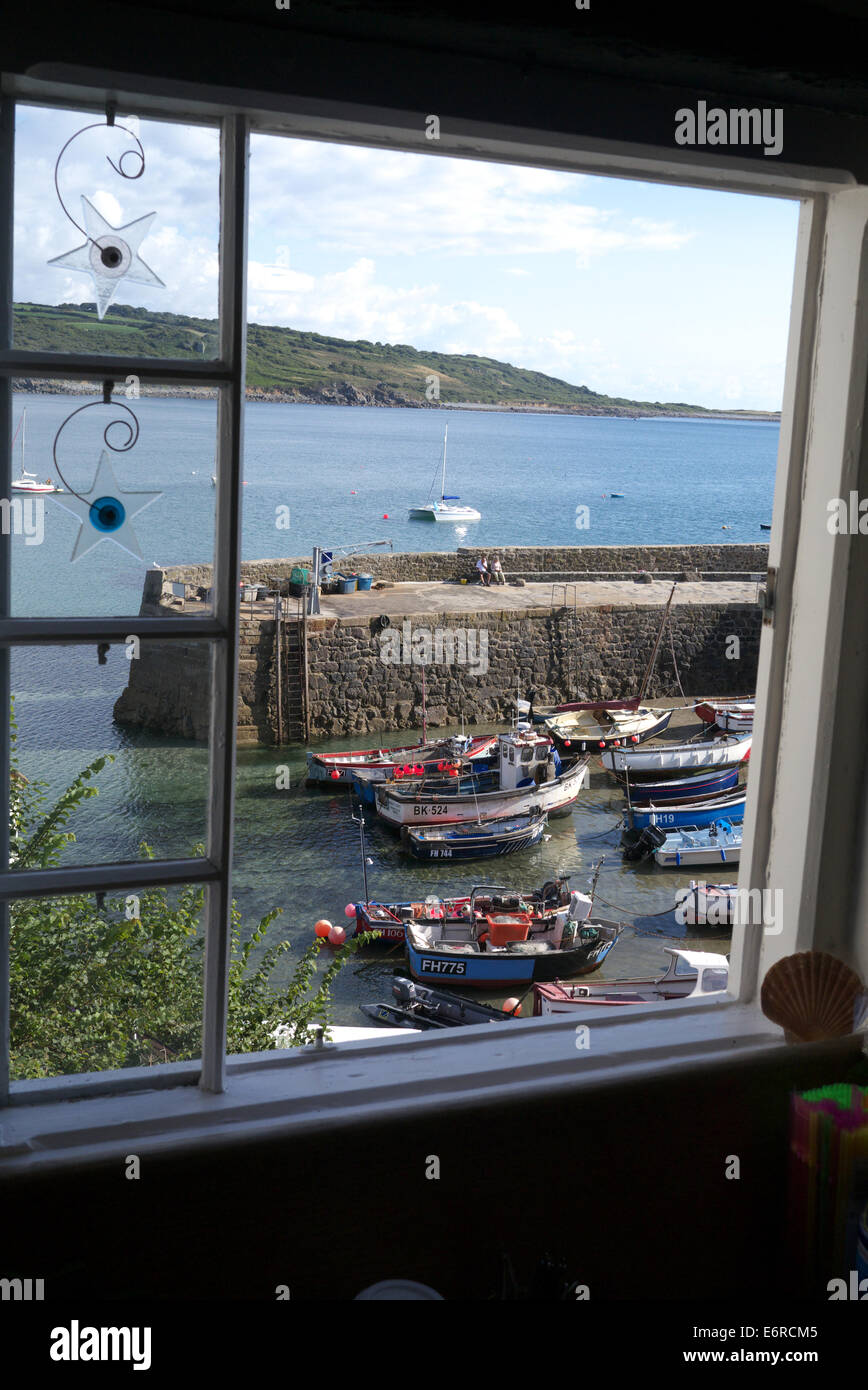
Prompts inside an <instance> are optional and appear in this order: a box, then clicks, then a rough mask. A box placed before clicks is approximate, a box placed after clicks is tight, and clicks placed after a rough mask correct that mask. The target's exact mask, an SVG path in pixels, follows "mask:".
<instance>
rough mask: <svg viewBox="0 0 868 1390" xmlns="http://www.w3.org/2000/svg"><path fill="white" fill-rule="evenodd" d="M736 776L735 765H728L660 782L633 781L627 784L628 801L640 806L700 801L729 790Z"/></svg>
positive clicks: (736, 780) (737, 773)
mask: <svg viewBox="0 0 868 1390" xmlns="http://www.w3.org/2000/svg"><path fill="white" fill-rule="evenodd" d="M738 776H739V770H738V768H737V767H730V768H723V769H722V770H721V771H720V772H709V773H701V772H700V773H698V774H697V775H695V776H693V777H672V778H669V779H668V780H667V781H664V782H637V783H635V785H631V786H630V801H631V803H632V804H633V805H634V806H642V807H645V806H648V805H650V804H651V803H652V802H658V801H687V800H691V801H703V800H705V799H707V798H709V797H712V796H722V795H723V793H724V792H728V791H732V789H733V787H734V786H735V785H736V784H737V782H738Z"/></svg>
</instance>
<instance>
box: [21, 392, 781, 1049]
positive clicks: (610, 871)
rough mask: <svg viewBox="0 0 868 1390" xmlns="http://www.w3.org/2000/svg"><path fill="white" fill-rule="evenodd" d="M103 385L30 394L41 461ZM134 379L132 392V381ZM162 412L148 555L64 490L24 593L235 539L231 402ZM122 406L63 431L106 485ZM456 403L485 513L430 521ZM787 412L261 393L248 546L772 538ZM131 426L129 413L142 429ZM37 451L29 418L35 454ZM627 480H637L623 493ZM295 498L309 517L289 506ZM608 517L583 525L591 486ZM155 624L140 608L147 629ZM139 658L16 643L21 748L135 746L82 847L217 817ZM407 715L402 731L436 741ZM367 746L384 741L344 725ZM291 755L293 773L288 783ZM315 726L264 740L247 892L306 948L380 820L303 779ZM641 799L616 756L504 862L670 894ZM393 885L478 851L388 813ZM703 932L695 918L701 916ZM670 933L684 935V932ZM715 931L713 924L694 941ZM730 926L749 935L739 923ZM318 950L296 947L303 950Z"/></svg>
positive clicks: (65, 452) (143, 524)
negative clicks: (134, 724)
mask: <svg viewBox="0 0 868 1390" xmlns="http://www.w3.org/2000/svg"><path fill="white" fill-rule="evenodd" d="M93 399H94V398H92V397H90V398H82V399H78V398H74V397H70V396H25V395H18V396H16V398H15V417H16V423H17V420H18V416H19V414H20V411H21V409H22V408H23V407H24V406H26V407H27V457H26V461H27V467H28V469H30V470H31V471H34V472H36V473H37V474H38V475H39V477H40V478H42V477H46V476H52V477H55V478H56V470H55V467H54V465H53V462H52V441H53V439H54V436H55V433H56V431H57V430H58V428H59V427H60V425H61V424H62V422H63V421H64V419H66V417H67V416H68V415H69V414H70V413H71V412H72V411H73V410H74V409H76V408H77V407H78V406H80V405H85V404H87V403H88V401H89V400H93ZM122 399H123V398H121V400H122ZM124 404H127V405H128V406H130V407H131V408H132V409H133V410H134V411H135V415H136V417H137V418H138V421H139V425H140V432H139V436H138V440H137V442H136V445H135V447H134V448H133V449H130V450H128V451H126V452H120V453H114V454H111V458H112V464H113V466H114V468H115V471H116V475H117V478H118V481H119V484H120V486H121V488H122V489H124V490H130V491H135V490H137V489H138V490H141V491H158V492H159V493H160V494H161V495H160V497H159V498H158V499H157V500H156V501H155V502H154V503H153V504H152V505H151V506H149V507H148V508H147V509H146V510H144V511H142V512H141V513H140V515H139V516H138V517H136V518H134V520H133V526H134V528H135V530H136V532H137V535H138V538H139V541H140V547H141V552H142V559H141V560H137V559H135V558H134V557H133V556H131V555H129V554H127V553H126V552H123V551H121V550H119V549H118V547H117V546H115V545H113V544H112V543H110V542H103V543H101V544H100V545H98V546H97V547H96V549H95V550H93V551H91V552H90V553H89V554H88V555H85V556H83V557H82V558H81V559H79V560H78V561H76V562H75V563H74V564H72V563H70V556H71V553H72V549H73V545H74V542H75V537H76V534H77V530H78V522H77V521H76V520H75V519H74V518H73V517H72V516H70V515H69V514H67V513H66V512H64V511H62V510H61V509H60V507H58V506H57V505H56V504H53V503H51V502H48V503H47V504H46V509H45V537H44V541H43V542H42V544H40V545H30V546H28V545H27V544H26V540H25V537H23V536H16V537H14V538H13V562H12V565H13V603H14V611H15V612H16V613H17V614H21V615H25V614H27V615H31V616H47V615H51V614H62V615H75V614H103V615H104V614H116V615H124V616H125V615H130V616H134V615H135V614H137V613H138V609H139V602H140V598H141V592H142V583H143V579H144V574H145V571H146V569H147V568H148V566H149V565H150V564H153V563H155V562H156V563H158V564H160V565H171V564H182V563H196V562H208V561H210V560H211V559H212V553H213V537H214V516H213V509H214V499H215V493H214V489H213V488H212V486H211V481H210V478H211V474H212V473H213V472H214V469H215V463H214V456H215V428H216V403H215V402H214V401H208V400H195V401H190V400H182V399H174V398H165V399H163V398H160V399H157V398H150V399H141V400H138V401H129V402H124ZM112 418H117V419H122V418H124V411H123V410H118V409H117V408H116V407H114V408H109V409H106V408H104V407H102V406H101V405H100V406H97V407H95V408H94V409H91V410H86V411H84V412H82V413H80V414H79V415H77V416H76V417H75V419H74V420H73V421H72V422H71V424H70V425H69V426H68V427H67V428H66V429H65V430H64V432H63V434H62V435H61V437H60V441H59V444H58V454H57V457H58V462H59V465H60V470H61V472H62V474H63V476H64V477H65V478H66V480H67V482H68V484H69V485H71V486H72V487H74V488H76V489H79V490H81V491H85V492H86V491H89V489H90V487H91V486H92V482H93V478H94V475H95V470H96V465H97V462H98V460H99V457H100V454H101V452H102V450H103V449H104V448H105V444H104V441H103V430H104V429H105V426H106V424H107V423H108V421H109V420H110V419H112ZM446 424H448V426H449V441H448V453H447V491H448V492H449V493H454V494H458V495H460V497H461V499H462V500H463V501H465V502H467V503H468V504H470V505H472V506H474V507H476V508H477V510H479V511H480V512H481V513H482V521H481V522H479V523H476V524H473V525H468V526H466V527H465V528H453V527H451V526H443V525H431V524H430V523H428V524H426V523H424V522H410V521H408V520H407V509H408V507H410V506H412V505H418V503H420V502H423V501H425V499H426V498H427V497H428V496H429V493H430V492H431V491H432V483H433V484H434V485H435V486H434V491H435V493H438V492H439V477H440V460H441V452H442V443H443V430H444V426H445V425H446ZM778 433H779V427H778V424H777V423H776V422H775V423H767V422H743V421H730V420H708V421H705V420H703V421H698V420H689V419H640V420H632V419H591V418H587V417H572V416H554V415H524V414H514V413H508V412H503V413H501V412H492V411H470V410H448V409H441V410H438V411H434V410H409V409H408V410H393V409H365V408H345V407H338V406H335V407H331V406H313V405H310V406H305V405H282V404H264V403H263V404H260V403H252V404H249V405H248V406H247V409H246V415H245V483H246V486H245V488H244V549H243V553H244V558H245V559H248V560H257V559H264V558H278V557H284V556H299V555H306V554H309V553H310V550H311V547H312V546H313V545H315V544H318V545H322V546H323V547H325V548H326V549H336V548H338V547H339V546H341V545H349V546H352V547H353V548H364V546H365V544H368V543H372V542H374V541H381V540H389V541H391V542H392V544H393V547H394V549H395V550H396V551H409V550H450V549H454V548H455V547H456V546H457V545H475V544H477V543H478V544H479V547H480V549H485V550H488V551H491V550H494V549H496V548H497V547H498V546H506V545H571V544H592V545H617V544H633V543H645V544H665V543H671V544H684V543H690V542H695V543H701V542H719V541H762V540H764V539H767V537H766V535H765V533H763V532H762V531H761V530H760V525H759V524H760V522H761V521H763V522H768V521H770V519H771V507H772V494H773V483H774V472H775V463H776V453H777V444H778ZM122 436H123V431H120V430H118V431H116V432H115V433H114V434H110V436H109V438H110V439H111V440H112V442H115V443H121V442H123V438H122ZM19 460H20V436H19V439H18V441H17V443H16V447H15V455H14V470H15V471H17V467H18V463H19ZM615 492H620V493H623V494H624V496H623V498H614V497H613V496H612V493H615ZM287 507H288V508H289V517H290V525H289V528H288V529H282V528H281V527H279V526H278V525H277V521H278V519H279V518H282V517H284V516H285V515H286V513H285V511H283V510H282V509H284V508H287ZM579 507H587V508H588V509H589V526H588V528H587V529H577V527H576V518H577V510H576V509H577V508H579ZM132 630H134V628H133V629H132ZM128 670H129V667H128V663H127V660H126V657H125V654H124V651H123V649H122V648H121V647H117V646H115V647H112V648H111V650H110V651H109V653H108V657H107V660H106V663H105V665H99V664H98V662H97V657H96V653H95V651H94V649H93V648H92V647H91V648H52V649H49V650H34V649H28V648H22V649H19V650H18V651H16V652H15V653H14V654H13V691H14V694H15V713H16V720H17V724H18V762H19V766H20V768H21V770H22V771H23V772H24V773H25V775H27V776H28V777H30V778H31V779H39V780H43V781H44V782H46V783H47V785H48V787H49V789H50V791H51V792H52V793H57V792H59V791H61V790H62V789H63V787H64V786H66V785H67V784H68V782H69V781H70V780H71V779H72V777H73V776H75V774H76V773H77V772H78V771H79V770H80V769H81V768H82V767H84V766H85V765H86V764H87V763H89V762H90V761H91V760H92V759H93V758H94V757H96V756H98V755H100V754H104V753H109V752H110V753H113V754H114V755H115V762H114V763H113V764H112V765H111V766H110V767H107V768H106V769H105V770H104V771H103V772H102V773H101V774H100V776H99V777H98V779H97V785H98V787H99V795H98V796H97V797H96V798H94V799H93V800H92V801H90V802H88V803H87V804H86V806H84V807H83V808H82V809H81V810H80V811H79V812H78V813H77V815H76V818H75V822H74V824H73V826H72V827H71V828H73V829H74V831H75V833H76V842H75V844H74V845H72V846H71V847H70V851H69V855H68V858H69V860H70V862H72V861H73V860H77V861H78V862H83V863H93V862H97V861H103V860H108V859H117V858H130V857H135V856H136V855H137V854H138V852H139V845H140V843H141V842H142V841H146V842H147V843H148V844H150V845H151V846H152V848H153V849H154V850H155V852H156V853H157V855H158V856H168V855H175V854H186V853H188V852H189V851H190V850H191V848H192V846H193V845H194V844H195V843H196V842H197V841H201V840H202V839H203V838H204V834H205V826H206V777H207V750H206V749H205V748H204V747H203V746H202V745H199V744H195V743H192V742H187V741H184V740H181V739H168V738H162V737H158V736H154V735H150V734H144V733H138V732H130V731H128V730H124V729H122V728H121V727H120V726H118V725H115V724H114V723H113V720H112V707H113V705H114V702H115V700H116V699H117V697H118V696H119V694H120V693H121V691H122V690H123V688H124V686H125V685H126V681H127V676H128ZM416 736H417V731H415V730H413V731H408V738H407V739H402V738H400V737H399V736H397V735H396V736H395V739H394V741H395V742H404V741H412V739H413V738H415V737H416ZM347 742H352V743H354V744H355V745H356V746H365V743H366V742H367V740H366V739H365V738H364V737H362V738H356V739H354V740H348V741H342V740H337V741H336V742H335V743H334V744H332V745H326V746H345V744H346V743H347ZM280 763H288V764H289V765H290V768H291V783H292V784H291V786H290V788H289V790H287V791H277V790H276V788H275V777H276V768H277V766H278V764H280ZM303 770H304V752H303V750H302V749H295V750H290V751H288V752H281V753H280V755H278V754H277V753H276V752H274V751H269V750H251V751H245V750H242V751H241V752H240V753H239V756H238V785H237V803H236V805H237V816H236V857H235V891H236V896H237V898H238V901H239V905H240V906H241V908H242V911H243V912H244V919H245V924H246V925H247V926H249V925H252V921H253V918H254V916H255V915H256V914H259V913H262V912H264V911H266V910H267V909H268V908H270V907H272V906H281V907H282V908H283V909H284V912H283V915H282V916H281V917H280V918H279V919H278V921H277V922H276V923H275V924H274V926H273V927H272V929H271V936H270V940H275V939H277V938H278V937H279V936H284V935H285V936H287V937H289V939H290V940H291V941H292V942H293V944H294V946H295V947H297V948H298V949H301V947H302V946H303V945H304V944H305V943H306V942H307V941H308V940H309V939H310V936H311V934H312V931H313V923H314V922H315V921H316V919H317V918H318V917H321V916H326V917H329V918H331V920H336V919H337V920H342V914H343V907H344V904H345V903H346V902H348V901H350V900H352V899H354V898H356V897H360V896H361V895H362V879H361V873H362V870H361V862H360V857H359V851H358V830H357V827H356V826H355V825H354V824H353V823H352V821H351V820H350V818H349V813H350V807H349V803H348V797H347V794H346V793H344V792H340V793H329V792H314V791H308V790H306V789H305V788H304V787H303V785H302V782H303ZM619 815H620V801H619V798H618V796H617V794H616V792H615V790H614V788H613V787H611V786H609V785H608V784H607V783H606V782H605V781H604V780H602V779H600V780H599V781H598V782H597V784H596V785H594V786H592V787H591V789H589V790H588V791H587V792H586V793H584V794H583V796H582V799H581V806H580V808H579V809H578V810H577V811H576V812H575V813H574V815H573V817H572V818H571V819H567V820H559V821H555V822H553V823H552V825H551V827H550V830H551V838H550V840H548V841H547V842H545V843H544V844H543V845H541V846H540V847H539V848H538V849H537V850H533V851H530V852H528V853H527V854H525V855H520V856H516V857H515V858H510V859H507V860H504V861H502V866H499V868H498V874H497V878H498V880H499V881H501V882H505V883H509V884H513V885H515V886H525V887H532V886H535V885H537V884H538V883H539V882H542V881H543V879H545V878H548V877H551V875H552V873H553V872H556V871H559V870H567V871H569V872H571V873H572V874H573V886H574V887H580V888H581V887H584V886H585V882H586V880H587V876H588V873H589V872H590V867H591V865H592V864H593V863H594V862H595V861H596V860H597V859H598V858H599V857H600V856H601V855H603V854H604V855H605V856H606V863H605V866H604V869H603V872H602V874H601V877H600V889H599V892H600V896H601V900H603V901H605V902H606V903H608V904H610V905H611V906H610V907H602V906H601V911H604V912H605V913H606V914H607V915H610V916H619V915H621V912H620V911H614V910H613V909H619V910H626V911H628V912H631V913H632V914H634V915H635V914H639V918H640V919H642V918H643V917H647V918H649V919H650V917H651V915H652V914H654V913H657V912H663V911H664V910H665V909H666V907H667V906H668V905H669V904H671V903H672V902H673V901H674V893H675V889H676V887H677V886H679V885H680V884H681V883H682V882H683V881H686V877H685V876H683V875H677V874H676V875H672V874H666V873H664V872H663V871H660V870H656V871H655V870H653V869H651V870H649V869H647V868H645V867H640V868H639V869H637V868H635V867H633V866H629V865H627V866H625V865H623V863H622V861H621V856H620V854H619V853H618V851H617V843H618V833H617V829H616V827H617V823H618V818H619ZM368 852H369V854H370V856H371V858H372V859H373V861H374V863H373V865H372V866H371V867H370V869H369V876H370V888H371V893H372V895H373V896H375V897H378V898H380V899H389V898H391V897H395V898H402V897H403V898H406V897H409V896H414V895H415V894H416V893H418V892H420V891H421V892H423V893H427V892H431V891H441V892H443V893H446V892H448V891H457V890H458V889H460V888H462V887H463V886H464V885H465V884H466V883H468V882H469V881H470V879H471V878H473V876H474V873H477V874H478V872H479V870H478V868H476V867H474V866H472V865H471V866H468V869H469V873H462V872H461V871H460V869H456V868H451V869H450V868H446V869H444V868H442V867H438V866H435V867H433V868H423V867H420V866H416V865H414V864H411V863H409V862H408V860H407V858H406V857H405V855H404V854H403V853H402V851H401V849H400V846H399V842H398V841H397V840H395V839H394V838H393V837H392V836H391V835H390V834H389V833H388V832H387V831H386V830H385V829H383V828H381V827H380V825H378V824H373V825H371V826H370V827H369V850H368ZM664 927H665V928H666V930H668V931H670V933H671V931H672V930H673V927H672V924H671V923H670V922H668V921H667V919H665V918H661V919H659V921H657V920H656V919H655V920H654V921H650V925H648V926H647V930H642V931H638V932H637V933H636V934H631V935H630V936H629V937H628V936H627V935H626V934H625V938H624V939H623V940H622V942H621V943H619V946H618V947H617V949H616V950H615V951H614V952H613V953H612V955H611V957H610V959H609V961H608V962H607V965H606V968H605V969H604V971H603V974H604V975H606V976H608V977H610V978H611V977H614V976H618V975H629V974H631V973H635V972H636V971H644V970H650V971H654V970H656V969H657V967H658V966H659V967H660V968H661V969H662V968H663V964H664V958H663V954H662V950H661V941H663V940H664V935H663V928H664ZM681 931H682V933H683V928H682V929H681ZM665 939H666V940H668V939H670V938H669V937H668V936H666V937H665ZM694 944H697V943H694ZM705 944H706V945H707V946H708V947H709V949H723V950H728V944H725V945H723V946H715V945H712V944H710V943H709V942H706V943H705ZM292 959H294V955H293V956H291V957H289V958H284V966H283V967H282V968H284V969H289V968H290V965H291V961H292ZM397 964H399V962H398V961H397V959H390V960H387V961H383V960H382V959H381V958H375V959H372V960H370V961H368V962H365V963H361V964H355V965H353V966H352V967H350V969H348V970H345V971H344V972H343V974H342V975H341V976H340V977H339V980H338V985H337V989H336V991H335V1000H336V1016H337V1020H338V1021H339V1022H347V1023H362V1022H363V1021H364V1020H363V1018H362V1016H361V1015H360V1014H359V1012H358V1009H357V1004H358V1002H360V1001H362V1000H365V999H372V998H387V997H388V994H389V977H390V975H391V973H392V972H393V971H394V969H395V967H396V965H397Z"/></svg>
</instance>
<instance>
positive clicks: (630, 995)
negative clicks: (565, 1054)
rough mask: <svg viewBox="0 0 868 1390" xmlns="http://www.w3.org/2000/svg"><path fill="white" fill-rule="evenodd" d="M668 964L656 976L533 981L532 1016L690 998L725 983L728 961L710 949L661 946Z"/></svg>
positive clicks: (720, 991)
mask: <svg viewBox="0 0 868 1390" xmlns="http://www.w3.org/2000/svg"><path fill="white" fill-rule="evenodd" d="M663 949H664V950H665V951H666V954H667V955H668V956H669V964H668V965H667V967H666V970H665V971H664V972H663V974H662V975H659V976H658V977H657V978H656V979H639V980H603V981H601V982H600V983H599V984H592V985H584V984H582V985H565V984H561V982H560V981H556V982H554V983H553V984H539V985H537V984H535V985H534V987H533V1011H534V1014H535V1015H536V1017H538V1018H539V1017H542V1018H550V1017H552V1016H554V1015H557V1014H569V1013H572V1012H573V1011H574V1010H575V1009H581V1008H584V1007H585V1005H586V1004H596V1005H600V1006H601V1007H603V1008H620V1007H622V1006H623V1005H625V1004H653V1003H658V1004H659V1003H663V1002H664V1001H665V1000H667V999H692V998H696V997H697V996H699V995H707V994H724V993H725V992H726V988H727V985H728V983H729V961H728V960H727V958H726V956H720V955H717V954H715V953H714V952H712V951H682V950H679V949H677V948H676V947H673V946H665V947H664V948H663Z"/></svg>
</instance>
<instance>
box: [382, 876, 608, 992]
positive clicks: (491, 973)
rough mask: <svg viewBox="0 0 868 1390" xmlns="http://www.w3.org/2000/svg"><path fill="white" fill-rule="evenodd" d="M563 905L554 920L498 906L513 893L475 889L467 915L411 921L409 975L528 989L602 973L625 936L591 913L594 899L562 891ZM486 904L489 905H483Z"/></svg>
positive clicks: (443, 982) (464, 985)
mask: <svg viewBox="0 0 868 1390" xmlns="http://www.w3.org/2000/svg"><path fill="white" fill-rule="evenodd" d="M560 889H561V891H560V902H559V903H558V905H557V909H558V910H556V911H554V912H551V913H548V914H547V920H543V921H540V919H539V917H538V916H537V915H536V914H535V913H533V912H528V911H523V910H522V908H521V907H520V906H519V907H518V908H513V907H501V908H498V907H495V905H494V903H493V902H492V898H493V897H494V895H495V894H497V893H498V892H508V891H509V890H503V889H495V888H491V887H487V886H484V887H479V888H474V889H473V892H472V893H471V895H470V902H469V910H468V913H467V915H466V916H463V915H462V916H460V917H446V916H444V917H440V918H438V917H436V916H433V915H428V916H427V917H426V918H425V919H424V920H418V919H414V920H407V921H406V922H405V924H404V932H405V940H406V944H407V956H408V959H409V963H410V974H411V975H412V976H413V978H414V979H415V980H421V981H422V982H423V983H425V984H430V983H431V982H432V980H437V981H439V983H440V984H441V985H451V984H457V985H460V986H461V987H462V988H471V989H516V988H521V987H524V988H525V989H527V988H529V987H530V985H532V984H533V983H534V981H535V980H557V979H564V978H565V977H570V976H574V975H588V974H590V973H591V972H592V971H594V970H597V969H598V968H599V966H601V965H602V963H603V961H604V960H605V959H606V957H607V956H608V954H609V952H610V951H611V949H612V947H613V946H614V945H615V943H616V942H617V941H618V938H619V937H620V935H621V932H622V931H623V929H624V928H623V924H622V923H621V922H609V921H605V920H603V919H601V918H598V917H596V916H595V917H594V919H593V920H591V917H590V912H591V909H592V907H593V902H592V899H591V898H589V897H586V896H585V894H583V893H575V892H574V893H569V892H567V891H566V888H565V885H563V884H562V885H561V886H560ZM481 900H483V902H482V903H481Z"/></svg>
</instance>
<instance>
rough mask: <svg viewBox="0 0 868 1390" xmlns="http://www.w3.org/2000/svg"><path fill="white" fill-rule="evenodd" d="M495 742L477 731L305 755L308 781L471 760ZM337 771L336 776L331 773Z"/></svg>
mask: <svg viewBox="0 0 868 1390" xmlns="http://www.w3.org/2000/svg"><path fill="white" fill-rule="evenodd" d="M496 745H497V735H496V734H480V735H477V736H476V737H473V738H470V737H466V736H462V735H454V736H452V737H450V738H441V739H436V740H434V741H429V742H422V743H407V744H402V745H401V746H400V747H397V748H357V749H350V750H349V751H347V752H342V753H314V752H312V751H309V752H308V754H307V780H308V783H315V782H329V783H331V784H332V785H333V784H334V783H339V784H341V783H342V784H343V785H345V786H346V785H348V784H349V783H350V782H351V781H352V779H353V773H354V772H356V771H363V772H368V773H372V774H374V775H380V776H382V777H383V778H385V777H386V776H388V775H389V773H390V772H392V771H393V770H394V769H395V768H396V767H401V768H404V767H407V768H409V769H413V768H416V767H419V766H420V765H422V766H423V770H424V765H426V764H428V763H431V764H433V765H434V766H435V767H436V764H437V762H439V761H442V760H443V759H446V758H466V759H469V760H471V761H475V760H476V759H478V758H484V757H486V756H487V755H489V754H491V753H493V752H494V750H495V748H496ZM335 774H337V776H335Z"/></svg>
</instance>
